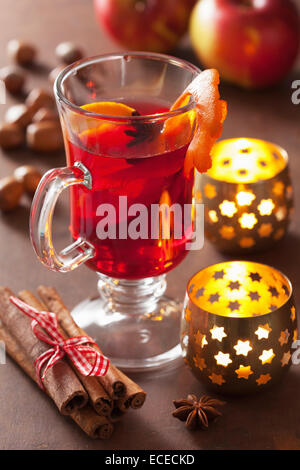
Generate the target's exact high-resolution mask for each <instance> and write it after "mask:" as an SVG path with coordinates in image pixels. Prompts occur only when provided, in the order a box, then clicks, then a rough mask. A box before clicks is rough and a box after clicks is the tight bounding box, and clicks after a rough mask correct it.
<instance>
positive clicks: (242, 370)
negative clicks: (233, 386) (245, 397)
mask: <svg viewBox="0 0 300 470" xmlns="http://www.w3.org/2000/svg"><path fill="white" fill-rule="evenodd" d="M235 373H236V374H237V376H238V379H246V380H248V378H249V375H251V374H253V371H252V370H251V366H242V365H241V366H240V367H239V368H238V369H236V370H235Z"/></svg>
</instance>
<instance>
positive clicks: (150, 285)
mask: <svg viewBox="0 0 300 470" xmlns="http://www.w3.org/2000/svg"><path fill="white" fill-rule="evenodd" d="M97 274H98V277H99V281H98V290H99V293H100V296H101V297H102V299H103V300H105V301H106V302H107V306H108V307H109V310H111V312H112V313H113V312H115V311H117V312H120V313H124V315H125V314H126V315H128V312H130V315H141V314H142V315H146V314H149V313H151V312H153V311H154V310H155V309H156V307H157V303H158V302H159V300H160V298H161V297H162V295H163V294H164V292H165V290H166V287H167V282H166V275H165V274H163V275H161V276H157V277H149V278H146V279H139V280H125V279H114V278H111V277H108V276H105V275H104V274H101V273H97Z"/></svg>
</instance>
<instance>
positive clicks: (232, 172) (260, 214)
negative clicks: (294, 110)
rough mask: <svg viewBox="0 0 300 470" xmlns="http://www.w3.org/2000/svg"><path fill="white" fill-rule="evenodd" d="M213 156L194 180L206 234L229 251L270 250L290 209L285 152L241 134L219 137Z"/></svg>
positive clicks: (290, 198)
mask: <svg viewBox="0 0 300 470" xmlns="http://www.w3.org/2000/svg"><path fill="white" fill-rule="evenodd" d="M212 157H213V166H212V168H211V169H210V170H209V171H208V172H207V173H206V174H202V175H200V174H198V175H197V178H198V180H197V182H196V186H197V187H198V191H197V192H196V196H197V197H196V200H197V202H203V203H204V206H205V235H206V237H207V238H208V239H209V240H210V241H211V242H212V243H214V244H215V246H216V247H217V248H218V249H219V250H221V251H224V252H229V253H242V254H247V253H249V252H254V251H259V250H264V249H266V248H269V247H270V246H272V244H273V243H274V242H276V241H277V240H280V239H281V238H282V237H283V236H284V235H285V233H286V231H287V227H288V224H289V222H290V218H291V215H292V212H293V196H292V186H291V181H290V176H289V168H288V155H287V152H286V151H285V150H283V149H282V148H280V147H278V146H277V145H274V144H272V143H269V142H265V141H262V140H257V139H244V138H243V139H230V140H224V141H220V142H219V143H217V144H216V145H215V147H214V149H213V154H212Z"/></svg>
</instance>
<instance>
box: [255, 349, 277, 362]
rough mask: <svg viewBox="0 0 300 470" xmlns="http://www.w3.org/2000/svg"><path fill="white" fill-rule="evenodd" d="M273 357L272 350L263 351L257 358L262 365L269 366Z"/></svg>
mask: <svg viewBox="0 0 300 470" xmlns="http://www.w3.org/2000/svg"><path fill="white" fill-rule="evenodd" d="M274 357H275V354H274V352H273V349H268V350H266V349H264V350H263V352H262V354H261V356H259V358H258V359H259V360H260V361H261V363H262V364H271V362H272V361H273V359H274Z"/></svg>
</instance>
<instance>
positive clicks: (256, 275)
mask: <svg viewBox="0 0 300 470" xmlns="http://www.w3.org/2000/svg"><path fill="white" fill-rule="evenodd" d="M249 277H251V280H252V282H255V281H257V282H260V281H261V280H262V277H261V275H260V274H259V273H250V274H249Z"/></svg>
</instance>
